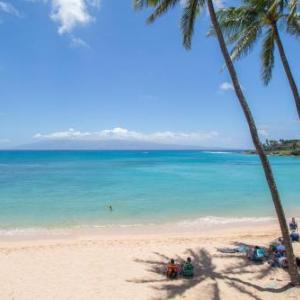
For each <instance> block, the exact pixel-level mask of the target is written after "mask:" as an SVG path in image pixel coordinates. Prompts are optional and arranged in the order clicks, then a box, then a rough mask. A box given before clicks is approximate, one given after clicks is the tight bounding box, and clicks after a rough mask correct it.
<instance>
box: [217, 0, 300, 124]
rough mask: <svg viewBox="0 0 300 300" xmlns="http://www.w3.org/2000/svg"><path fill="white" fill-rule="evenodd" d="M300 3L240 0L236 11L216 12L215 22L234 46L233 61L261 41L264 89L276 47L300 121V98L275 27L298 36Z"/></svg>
mask: <svg viewBox="0 0 300 300" xmlns="http://www.w3.org/2000/svg"><path fill="white" fill-rule="evenodd" d="M298 5H299V0H243V4H242V5H241V6H238V7H229V8H224V9H221V10H219V11H218V13H217V19H218V22H219V24H220V26H221V28H222V31H223V33H224V35H225V36H226V37H227V39H228V42H229V43H232V44H234V47H233V49H232V51H231V58H232V59H233V60H235V59H239V58H241V57H242V56H243V55H247V54H248V53H249V52H250V50H251V49H252V47H253V46H254V44H255V42H257V41H258V39H259V38H261V37H263V41H262V49H261V64H262V68H261V76H262V80H263V82H264V84H265V85H268V84H269V82H270V80H271V78H272V70H273V67H274V49H275V46H277V48H278V51H279V54H280V58H281V62H282V64H283V67H284V70H285V73H286V76H287V78H288V82H289V84H290V87H291V90H292V92H293V95H294V99H295V104H296V108H297V112H298V116H299V118H300V96H299V91H298V88H297V85H296V82H295V80H294V77H293V74H292V71H291V68H290V65H289V63H288V60H287V57H286V54H285V50H284V47H283V44H282V40H281V37H280V35H279V30H278V25H283V26H280V27H283V28H285V29H286V31H287V33H289V34H291V35H293V36H296V37H299V36H300V14H299V13H298V12H297V8H298Z"/></svg>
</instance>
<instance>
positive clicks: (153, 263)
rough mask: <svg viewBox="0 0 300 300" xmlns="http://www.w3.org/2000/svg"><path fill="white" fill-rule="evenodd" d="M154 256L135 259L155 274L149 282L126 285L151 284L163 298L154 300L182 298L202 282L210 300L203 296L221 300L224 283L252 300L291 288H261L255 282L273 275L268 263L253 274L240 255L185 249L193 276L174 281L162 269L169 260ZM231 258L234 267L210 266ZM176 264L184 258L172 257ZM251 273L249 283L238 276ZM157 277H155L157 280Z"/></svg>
mask: <svg viewBox="0 0 300 300" xmlns="http://www.w3.org/2000/svg"><path fill="white" fill-rule="evenodd" d="M154 254H155V255H156V256H157V259H155V260H142V259H136V260H135V261H136V262H137V263H142V264H145V265H146V266H147V271H148V272H150V273H152V274H155V276H154V278H152V279H135V280H128V281H129V282H133V283H139V284H143V283H144V284H146V283H148V284H149V283H150V284H152V285H151V287H152V288H153V289H154V290H156V291H159V292H162V295H164V296H163V297H159V298H153V299H172V298H175V297H176V296H183V295H184V294H185V293H186V292H187V291H188V290H190V289H191V288H193V287H196V286H198V285H201V284H202V283H203V282H204V281H207V280H209V281H210V283H211V284H210V289H211V298H207V297H205V299H207V300H221V296H220V284H223V283H225V284H226V285H228V286H229V287H231V288H233V289H235V290H236V292H237V295H239V294H246V295H247V296H248V297H249V298H251V299H255V300H263V298H261V297H259V296H258V295H256V292H255V291H257V292H268V293H281V292H284V291H286V290H288V289H289V288H291V287H292V286H291V285H290V284H286V285H284V286H282V287H279V288H277V287H273V286H272V285H270V287H263V286H260V285H259V284H255V282H256V281H257V280H259V279H263V278H265V277H266V276H267V275H269V274H270V273H271V272H272V268H271V267H270V266H269V265H268V264H264V265H263V266H262V268H260V270H259V271H257V272H255V273H253V272H251V271H249V270H247V267H248V266H249V265H250V264H251V263H250V262H249V261H248V260H247V259H246V258H245V256H239V255H223V254H222V255H214V256H211V255H210V254H209V252H208V251H207V250H205V249H204V248H201V249H199V250H193V249H188V250H186V252H185V254H186V256H190V257H191V258H192V261H193V264H194V268H195V270H194V271H195V276H194V278H193V279H177V280H169V279H167V278H165V277H164V276H163V268H164V267H165V265H166V261H168V260H169V257H167V256H166V255H164V254H161V253H157V252H156V253H154ZM233 256H234V258H235V259H236V260H237V261H238V262H237V263H235V264H231V265H230V267H227V268H225V269H223V270H222V271H217V270H216V266H215V265H214V263H213V257H216V258H220V257H221V258H224V259H227V258H232V257H233ZM175 259H176V261H177V262H179V263H180V262H182V261H183V259H182V257H180V256H177V257H175ZM247 273H249V274H253V275H254V276H253V277H252V278H251V279H249V280H243V279H241V278H239V275H241V274H247ZM156 277H157V278H156Z"/></svg>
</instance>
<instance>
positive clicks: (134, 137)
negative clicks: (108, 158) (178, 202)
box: [34, 127, 219, 145]
mask: <svg viewBox="0 0 300 300" xmlns="http://www.w3.org/2000/svg"><path fill="white" fill-rule="evenodd" d="M218 136H219V134H218V132H216V131H213V130H212V131H197V132H172V131H158V132H152V133H142V132H138V131H132V130H128V129H126V128H120V127H116V128H113V129H104V130H101V131H98V132H82V131H79V130H75V129H73V128H70V129H68V130H66V131H58V132H53V133H48V134H41V133H37V134H35V135H34V138H35V139H48V140H66V139H67V140H112V139H113V140H131V141H144V142H155V143H170V144H175V143H178V144H186V145H194V144H199V143H201V142H204V141H211V140H214V139H217V138H218Z"/></svg>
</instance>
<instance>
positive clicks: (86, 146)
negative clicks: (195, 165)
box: [15, 139, 211, 150]
mask: <svg viewBox="0 0 300 300" xmlns="http://www.w3.org/2000/svg"><path fill="white" fill-rule="evenodd" d="M15 149H16V150H207V149H211V148H206V147H201V146H189V145H173V144H161V143H153V142H141V141H130V140H116V139H112V140H97V141H96V140H43V141H38V142H35V143H31V144H25V145H20V146H18V147H15Z"/></svg>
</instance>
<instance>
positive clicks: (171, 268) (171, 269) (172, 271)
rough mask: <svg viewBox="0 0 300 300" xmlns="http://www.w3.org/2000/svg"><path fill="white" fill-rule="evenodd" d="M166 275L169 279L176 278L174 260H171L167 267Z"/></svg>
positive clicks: (176, 269) (176, 272)
mask: <svg viewBox="0 0 300 300" xmlns="http://www.w3.org/2000/svg"><path fill="white" fill-rule="evenodd" d="M166 275H167V277H168V278H170V279H175V278H177V276H178V267H177V265H176V264H175V261H174V259H173V258H172V259H171V260H170V262H169V263H168V265H167V270H166Z"/></svg>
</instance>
